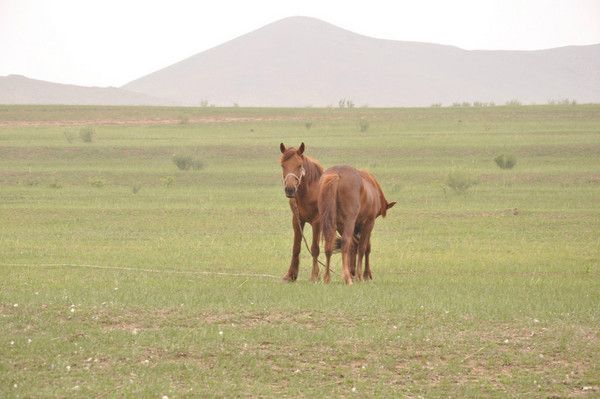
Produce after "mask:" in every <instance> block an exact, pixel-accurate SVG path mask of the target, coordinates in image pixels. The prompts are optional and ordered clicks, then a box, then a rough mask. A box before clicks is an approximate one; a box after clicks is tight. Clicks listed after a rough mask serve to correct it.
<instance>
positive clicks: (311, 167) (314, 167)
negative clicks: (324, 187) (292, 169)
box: [280, 147, 323, 183]
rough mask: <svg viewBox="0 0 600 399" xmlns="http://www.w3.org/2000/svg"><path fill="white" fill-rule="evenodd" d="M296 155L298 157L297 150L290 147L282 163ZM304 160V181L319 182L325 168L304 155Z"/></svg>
mask: <svg viewBox="0 0 600 399" xmlns="http://www.w3.org/2000/svg"><path fill="white" fill-rule="evenodd" d="M294 155H296V149H295V148H294V147H290V148H288V149H286V150H285V152H284V153H283V154H281V160H280V162H281V163H283V162H285V161H287V160H289V159H290V158H291V157H293V156H294ZM302 158H303V160H304V161H303V163H302V166H303V167H304V172H305V175H304V179H305V180H306V182H307V183H312V182H315V181H317V180H319V179H320V178H321V175H322V174H323V166H321V164H320V163H319V161H317V160H316V159H313V158H311V157H309V156H307V155H302Z"/></svg>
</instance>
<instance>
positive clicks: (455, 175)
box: [446, 171, 478, 194]
mask: <svg viewBox="0 0 600 399" xmlns="http://www.w3.org/2000/svg"><path fill="white" fill-rule="evenodd" d="M477 183H478V181H477V178H475V177H473V176H471V175H470V174H469V173H466V172H462V171H453V172H450V173H449V174H448V178H447V179H446V186H448V187H450V188H451V189H452V190H454V192H456V193H457V194H463V193H465V192H466V191H467V190H468V189H469V188H471V187H473V186H474V185H476V184H477Z"/></svg>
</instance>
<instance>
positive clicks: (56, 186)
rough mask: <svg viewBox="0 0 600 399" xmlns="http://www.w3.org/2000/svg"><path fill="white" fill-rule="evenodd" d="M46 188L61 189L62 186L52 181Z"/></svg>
mask: <svg viewBox="0 0 600 399" xmlns="http://www.w3.org/2000/svg"><path fill="white" fill-rule="evenodd" d="M48 187H50V188H62V184H61V183H59V182H58V181H56V180H54V181H52V182H50V184H48Z"/></svg>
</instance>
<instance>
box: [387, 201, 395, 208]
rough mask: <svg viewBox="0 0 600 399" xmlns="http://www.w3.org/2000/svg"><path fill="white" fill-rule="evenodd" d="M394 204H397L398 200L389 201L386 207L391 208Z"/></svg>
mask: <svg viewBox="0 0 600 399" xmlns="http://www.w3.org/2000/svg"><path fill="white" fill-rule="evenodd" d="M394 205H396V201H392V202H388V204H387V208H386V209H390V208H391V207H393V206H394Z"/></svg>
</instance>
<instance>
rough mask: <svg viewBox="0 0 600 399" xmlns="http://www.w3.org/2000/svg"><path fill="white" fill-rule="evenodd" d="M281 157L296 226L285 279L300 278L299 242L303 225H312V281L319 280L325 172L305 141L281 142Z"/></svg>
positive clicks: (284, 184) (285, 185) (286, 189)
mask: <svg viewBox="0 0 600 399" xmlns="http://www.w3.org/2000/svg"><path fill="white" fill-rule="evenodd" d="M279 150H280V151H281V157H280V159H279V163H280V164H281V170H282V174H283V186H284V192H285V196H286V197H287V198H288V199H289V203H290V209H291V210H292V227H293V229H294V243H293V248H292V260H291V262H290V267H289V269H288V272H287V273H286V274H285V275H284V276H283V281H286V282H293V281H296V279H297V278H298V267H299V264H300V246H301V241H302V231H303V230H304V225H305V224H306V223H309V224H310V225H311V226H312V233H313V236H312V246H311V248H310V252H311V255H312V258H313V266H312V272H311V275H310V280H311V281H318V280H319V264H318V259H319V237H320V234H321V225H320V223H319V220H318V216H319V209H318V206H317V196H318V193H319V179H320V178H321V175H322V174H323V167H322V166H321V164H320V163H319V162H318V161H316V160H315V159H312V158H310V157H308V156H306V155H304V150H305V146H304V143H302V144H300V147H298V149H296V148H294V147H288V148H286V146H285V145H284V144H283V143H281V144H280V145H279Z"/></svg>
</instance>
